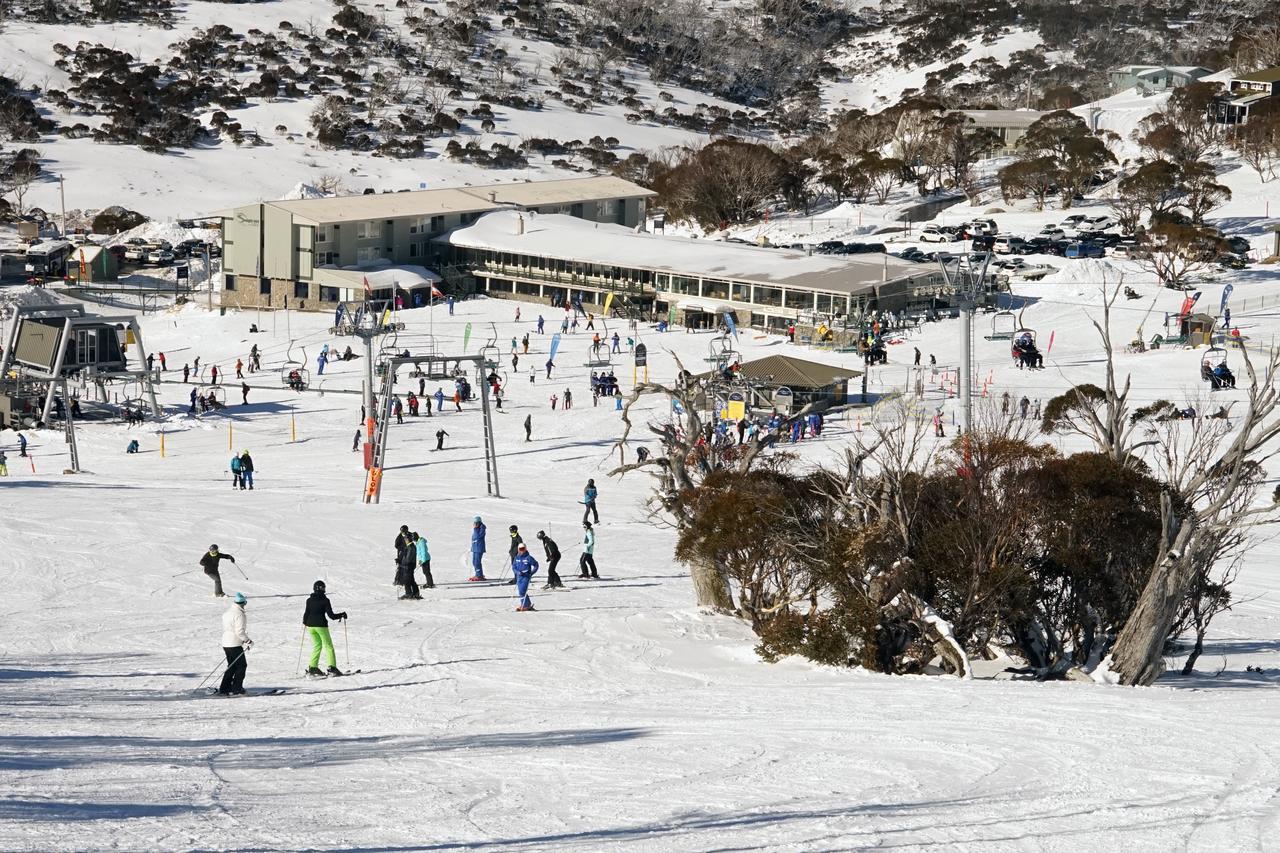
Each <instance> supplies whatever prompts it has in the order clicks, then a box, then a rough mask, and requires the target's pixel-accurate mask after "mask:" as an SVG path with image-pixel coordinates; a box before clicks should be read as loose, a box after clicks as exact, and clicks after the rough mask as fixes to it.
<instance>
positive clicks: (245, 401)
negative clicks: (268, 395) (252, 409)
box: [240, 382, 249, 406]
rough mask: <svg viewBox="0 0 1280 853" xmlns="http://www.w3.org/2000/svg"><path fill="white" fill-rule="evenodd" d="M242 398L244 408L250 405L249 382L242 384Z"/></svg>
mask: <svg viewBox="0 0 1280 853" xmlns="http://www.w3.org/2000/svg"><path fill="white" fill-rule="evenodd" d="M240 397H241V399H242V401H243V402H242V403H241V405H244V406H247V405H249V383H248V382H241V383H240Z"/></svg>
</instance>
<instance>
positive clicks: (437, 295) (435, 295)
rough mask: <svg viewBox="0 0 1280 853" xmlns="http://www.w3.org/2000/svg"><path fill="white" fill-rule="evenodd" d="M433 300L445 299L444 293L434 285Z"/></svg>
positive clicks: (432, 289) (432, 286)
mask: <svg viewBox="0 0 1280 853" xmlns="http://www.w3.org/2000/svg"><path fill="white" fill-rule="evenodd" d="M431 298H432V299H444V294H443V293H441V292H440V288H438V287H436V286H435V285H434V284H433V285H431Z"/></svg>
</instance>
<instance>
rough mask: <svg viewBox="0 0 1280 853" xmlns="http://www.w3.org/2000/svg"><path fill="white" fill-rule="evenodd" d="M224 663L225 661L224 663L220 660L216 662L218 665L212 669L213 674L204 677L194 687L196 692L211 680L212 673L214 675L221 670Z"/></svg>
mask: <svg viewBox="0 0 1280 853" xmlns="http://www.w3.org/2000/svg"><path fill="white" fill-rule="evenodd" d="M224 663H226V661H225V660H220V661H218V665H217V666H215V667H214V668H213V672H210V673H209V674H208V675H206V676H205V677H204V678H203V679H202V680H201V681H200V683H199V684H197V685H196V690H199V689H200V688H201V687H204V683H205V682H206V681H208V680H209V679H210V678H213V676H214V673H216V672H217V671H218V670H220V669H222V665H223V664H224Z"/></svg>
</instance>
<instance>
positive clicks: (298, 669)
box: [293, 625, 307, 675]
mask: <svg viewBox="0 0 1280 853" xmlns="http://www.w3.org/2000/svg"><path fill="white" fill-rule="evenodd" d="M306 644H307V629H306V626H305V625H304V626H303V628H302V634H301V636H299V637H298V663H297V664H296V665H295V666H294V668H293V674H294V675H298V674H300V673H301V672H302V649H303V648H304V647H305V646H306Z"/></svg>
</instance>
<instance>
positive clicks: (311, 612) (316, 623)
mask: <svg viewBox="0 0 1280 853" xmlns="http://www.w3.org/2000/svg"><path fill="white" fill-rule="evenodd" d="M325 617H328V619H344V620H345V619H346V618H347V613H346V611H345V610H344V611H343V612H341V613H334V612H333V605H331V604H330V603H329V597H328V596H327V595H325V594H324V581H316V582H315V584H313V585H312V587H311V596H310V597H309V598H308V599H307V609H306V612H305V613H303V614H302V624H303V625H305V626H306V628H307V633H308V634H310V635H311V662H310V664H309V665H308V666H307V675H325V674H326V673H324V672H321V671H320V652H321V651H323V652H325V654H326V655H327V656H328V659H329V670H328V673H327V674H328V675H342V672H341V671H340V670H339V669H338V660H337V655H335V654H334V651H333V640H332V639H331V638H330V637H329V622H328V619H326V618H325Z"/></svg>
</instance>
